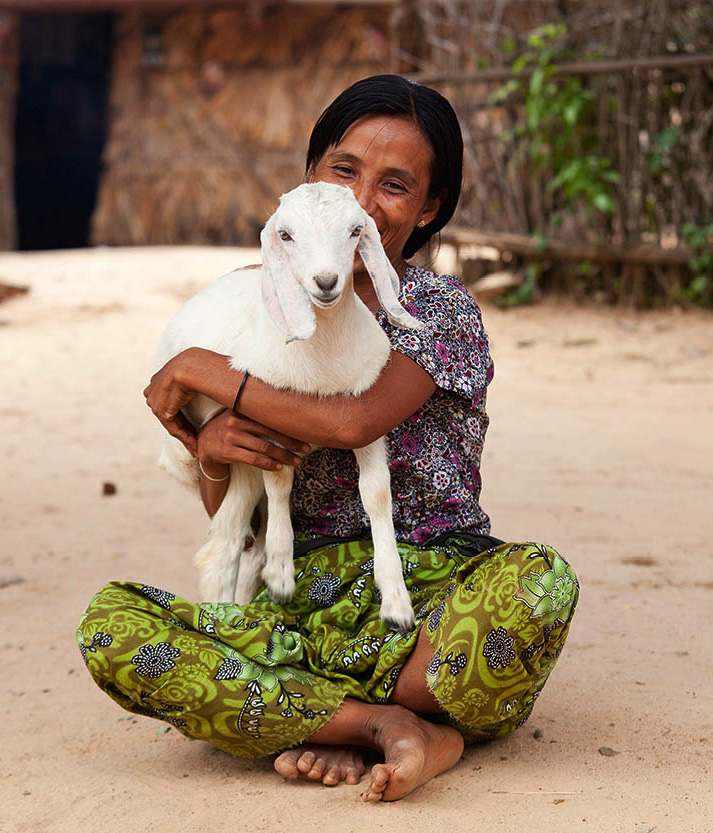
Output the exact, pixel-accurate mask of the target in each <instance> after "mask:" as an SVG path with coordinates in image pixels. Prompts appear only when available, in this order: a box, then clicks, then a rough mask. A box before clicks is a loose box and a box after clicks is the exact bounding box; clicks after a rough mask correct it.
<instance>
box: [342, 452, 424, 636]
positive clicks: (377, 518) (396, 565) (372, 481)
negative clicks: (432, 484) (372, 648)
mask: <svg viewBox="0 0 713 833" xmlns="http://www.w3.org/2000/svg"><path fill="white" fill-rule="evenodd" d="M354 455H355V456H356V459H357V463H358V464H359V493H360V495H361V500H362V503H363V504H364V509H365V510H366V513H367V515H368V516H369V520H370V521H371V537H372V540H373V542H374V583H375V584H376V586H377V587H378V588H379V591H380V592H381V611H380V615H381V618H382V619H383V620H384V622H386V624H387V625H389V626H390V627H392V628H395V629H396V630H410V629H411V628H412V627H413V622H414V616H413V608H412V607H411V597H410V596H409V593H408V590H407V589H406V582H405V581H404V576H403V571H402V566H401V556H400V555H399V551H398V548H397V546H396V533H395V532H394V518H393V515H392V508H391V476H390V474H389V466H388V463H387V453H386V442H385V440H384V438H383V437H381V438H379V439H378V440H376V441H375V442H373V443H371V444H370V445H367V446H365V447H364V448H355V449H354Z"/></svg>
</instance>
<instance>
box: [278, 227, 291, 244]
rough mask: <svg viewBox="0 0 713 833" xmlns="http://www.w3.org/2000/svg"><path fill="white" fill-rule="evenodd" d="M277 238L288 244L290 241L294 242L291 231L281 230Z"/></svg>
mask: <svg viewBox="0 0 713 833" xmlns="http://www.w3.org/2000/svg"><path fill="white" fill-rule="evenodd" d="M277 236H278V237H279V238H280V240H284V241H285V243H288V242H289V241H290V240H292V235H291V234H290V233H289V231H285V230H284V229H280V231H278V232H277Z"/></svg>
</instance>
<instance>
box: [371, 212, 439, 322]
mask: <svg viewBox="0 0 713 833" xmlns="http://www.w3.org/2000/svg"><path fill="white" fill-rule="evenodd" d="M364 221H365V222H364V230H363V231H362V233H361V237H360V238H359V243H358V244H357V249H358V250H359V254H360V255H361V259H362V260H363V261H364V266H366V268H367V271H368V272H369V275H370V276H371V282H372V283H373V284H374V289H375V290H376V296H377V298H378V299H379V303H380V304H381V306H382V307H383V309H384V310H385V312H386V315H387V316H388V318H389V321H390V322H391V323H392V324H394V325H396V326H397V327H408V329H410V330H422V329H423V324H422V323H421V322H420V321H419V320H418V319H417V318H414V317H413V315H411V314H410V313H408V312H406V310H405V309H404V308H403V307H402V306H401V302H400V301H399V294H398V293H399V276H398V275H397V274H396V270H395V269H394V267H393V266H392V265H391V261H390V260H389V258H388V257H387V256H386V252H385V251H384V247H383V246H382V245H381V237H380V236H379V230H378V229H377V227H376V223H375V222H374V220H373V219H372V218H371V217H370V216H369V215H368V214H367V213H366V211H365V212H364Z"/></svg>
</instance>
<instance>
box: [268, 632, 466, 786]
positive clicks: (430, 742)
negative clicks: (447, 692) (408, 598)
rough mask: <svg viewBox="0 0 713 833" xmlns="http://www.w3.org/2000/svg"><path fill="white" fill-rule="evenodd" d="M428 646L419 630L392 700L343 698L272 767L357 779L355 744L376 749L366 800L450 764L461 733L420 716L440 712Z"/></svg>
mask: <svg viewBox="0 0 713 833" xmlns="http://www.w3.org/2000/svg"><path fill="white" fill-rule="evenodd" d="M432 653H433V649H432V648H431V646H430V643H429V642H428V638H427V637H426V634H425V632H424V631H423V629H422V630H421V633H420V634H419V638H418V642H417V643H416V647H415V648H414V650H413V652H412V653H411V656H410V657H409V658H408V660H407V661H406V663H405V664H404V666H403V668H402V669H401V673H400V674H399V678H398V681H397V683H396V686H395V688H394V692H393V694H392V698H391V700H392V703H394V704H395V705H384V706H381V705H372V704H370V703H364V702H362V701H360V700H353V699H349V698H347V699H346V700H344V702H343V703H342V705H341V706H340V708H339V709H338V710H337V713H336V714H335V715H334V717H333V718H332V719H331V720H330V721H329V723H327V724H326V725H325V726H322V728H321V729H319V730H318V731H317V732H315V733H314V734H313V735H312V736H311V737H310V738H308V741H307V743H305V744H303V745H302V746H300V747H298V748H297V749H290V750H287V751H286V752H283V753H282V754H281V755H280V756H279V757H278V758H277V760H276V761H275V769H276V770H277V771H278V772H279V773H280V774H281V775H283V776H285V777H286V778H299V777H300V776H302V777H306V778H309V779H311V780H315V781H322V783H323V784H327V785H334V784H337V783H339V781H342V780H343V781H346V782H347V783H348V784H356V783H358V782H359V780H360V778H361V776H362V774H363V772H364V769H365V766H364V760H363V757H362V755H361V754H360V753H359V751H358V749H355V748H354V747H368V748H370V749H375V750H376V751H377V752H380V753H381V754H382V755H383V757H384V762H383V763H378V764H375V765H374V767H373V768H372V770H371V780H370V783H369V786H368V787H367V789H366V790H365V791H364V792H363V793H362V797H363V798H364V800H365V801H381V800H384V801H395V800H396V799H398V798H403V797H404V796H405V795H408V793H410V792H412V791H413V790H415V789H416V788H417V787H420V786H422V785H423V784H425V783H426V782H427V781H430V779H431V778H433V777H434V776H436V775H438V774H439V773H441V772H445V771H446V770H447V769H450V767H452V766H453V765H454V764H456V763H457V762H458V760H459V759H460V757H461V755H462V753H463V738H462V737H461V736H460V734H459V733H458V732H457V731H456V730H455V729H452V728H451V727H449V726H442V725H439V724H435V723H431V722H430V721H428V720H425V719H423V718H422V717H419V716H418V715H417V714H416V712H419V713H421V714H436V713H437V712H439V711H440V707H439V705H438V701H437V700H436V698H435V697H434V696H433V694H431V692H430V691H429V690H428V688H427V686H426V666H427V664H428V662H429V659H430V657H431V654H432Z"/></svg>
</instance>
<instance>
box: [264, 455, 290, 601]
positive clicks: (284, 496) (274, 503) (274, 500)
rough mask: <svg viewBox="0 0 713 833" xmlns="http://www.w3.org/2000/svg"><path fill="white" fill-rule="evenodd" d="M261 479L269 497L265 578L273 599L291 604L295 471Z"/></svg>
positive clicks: (266, 473)
mask: <svg viewBox="0 0 713 833" xmlns="http://www.w3.org/2000/svg"><path fill="white" fill-rule="evenodd" d="M262 477H263V481H264V484H265V494H266V495H267V532H266V534H265V567H264V568H263V571H262V577H263V579H264V580H265V584H267V586H268V588H269V590H270V596H271V597H272V600H273V601H275V602H279V603H283V602H287V601H289V600H290V599H291V598H292V596H293V595H294V592H295V568H294V563H293V553H294V536H293V534H292V520H291V519H290V492H291V491H292V480H293V477H294V469H293V468H291V467H290V466H285V467H284V468H283V469H280V470H279V471H264V472H263V473H262Z"/></svg>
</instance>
